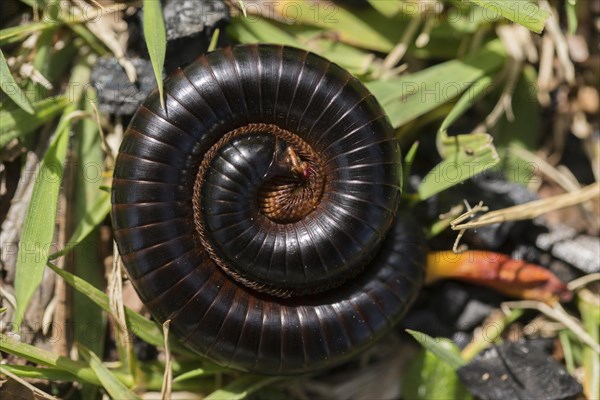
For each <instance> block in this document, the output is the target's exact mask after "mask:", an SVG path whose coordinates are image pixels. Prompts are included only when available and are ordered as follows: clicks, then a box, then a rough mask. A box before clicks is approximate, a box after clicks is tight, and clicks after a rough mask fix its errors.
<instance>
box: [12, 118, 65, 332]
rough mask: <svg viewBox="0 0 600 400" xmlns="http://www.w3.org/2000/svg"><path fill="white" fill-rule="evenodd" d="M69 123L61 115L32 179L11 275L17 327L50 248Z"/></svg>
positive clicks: (38, 282) (40, 278)
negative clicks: (13, 275) (29, 196)
mask: <svg viewBox="0 0 600 400" xmlns="http://www.w3.org/2000/svg"><path fill="white" fill-rule="evenodd" d="M69 127H70V120H69V119H68V118H67V115H63V118H62V119H61V122H60V123H59V125H58V128H57V129H56V133H55V135H54V138H53V140H52V143H51V144H50V147H49V148H48V151H46V154H45V155H44V158H43V159H42V162H41V164H40V169H39V171H38V173H37V175H36V180H35V183H34V186H33V193H32V195H31V201H30V203H29V208H28V209H27V215H26V217H25V227H24V228H23V235H22V237H21V242H20V243H19V254H18V258H17V266H16V273H15V297H16V300H17V309H16V310H15V321H14V322H15V325H16V327H17V329H18V328H19V327H20V326H21V322H22V321H23V317H24V315H25V311H26V309H27V306H28V304H29V301H30V300H31V297H32V296H33V293H34V292H35V290H36V289H37V288H38V286H39V285H40V283H41V282H42V278H43V276H44V268H45V265H46V261H47V259H48V251H49V249H50V247H51V246H52V239H53V237H54V229H55V223H56V210H57V206H58V193H59V191H60V184H61V180H62V175H63V169H64V166H63V164H64V162H65V158H66V156H67V145H68V142H69Z"/></svg>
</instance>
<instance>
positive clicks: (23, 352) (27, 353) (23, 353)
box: [0, 333, 100, 385]
mask: <svg viewBox="0 0 600 400" xmlns="http://www.w3.org/2000/svg"><path fill="white" fill-rule="evenodd" d="M0 350H2V351H4V352H7V353H10V354H13V355H15V356H17V357H21V358H24V359H26V360H28V361H31V362H33V363H36V364H41V365H45V366H48V367H52V368H55V369H58V370H61V371H65V372H68V373H70V374H72V375H74V376H76V377H77V378H79V379H81V380H83V381H86V382H89V383H93V384H95V385H99V384H100V381H99V380H98V377H97V376H96V374H95V373H94V371H93V370H92V369H91V368H90V367H88V366H87V365H85V363H83V362H80V361H73V360H71V359H69V358H66V357H63V356H59V355H58V354H54V353H51V352H49V351H47V350H43V349H41V348H39V347H35V346H32V345H30V344H26V343H21V342H19V341H17V340H15V339H13V338H10V337H9V336H6V335H5V334H3V333H0Z"/></svg>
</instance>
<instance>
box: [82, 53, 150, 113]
mask: <svg viewBox="0 0 600 400" xmlns="http://www.w3.org/2000/svg"><path fill="white" fill-rule="evenodd" d="M129 61H130V62H131V63H132V64H133V66H134V67H135V71H136V73H137V82H135V83H132V82H130V81H129V78H128V77H127V75H126V74H125V70H124V69H123V67H122V66H121V64H119V62H118V61H117V59H116V58H112V57H111V58H100V59H99V60H98V62H97V63H96V65H94V69H93V70H92V85H93V86H94V87H95V88H96V91H97V93H98V108H99V110H100V111H101V112H104V113H109V114H115V115H132V114H133V113H134V112H135V111H136V110H137V108H138V107H139V105H140V104H141V102H142V101H143V100H144V99H145V98H146V96H148V94H149V93H150V92H151V91H152V90H153V89H154V88H155V87H156V80H155V78H154V72H153V70H152V64H150V61H146V60H143V59H139V58H135V59H130V60H129Z"/></svg>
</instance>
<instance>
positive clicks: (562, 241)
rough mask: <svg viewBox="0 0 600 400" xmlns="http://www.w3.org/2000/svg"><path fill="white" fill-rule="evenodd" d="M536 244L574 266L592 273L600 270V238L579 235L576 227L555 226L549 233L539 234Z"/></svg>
mask: <svg viewBox="0 0 600 400" xmlns="http://www.w3.org/2000/svg"><path fill="white" fill-rule="evenodd" d="M535 244H536V246H537V247H538V248H540V249H541V250H544V251H547V252H549V253H550V254H552V255H553V256H554V257H556V258H558V259H559V260H562V261H564V262H566V263H568V264H570V265H572V266H573V267H575V268H577V269H579V270H580V271H583V272H585V273H586V274H592V273H595V272H600V239H599V238H598V237H595V236H589V235H578V234H577V232H576V231H575V229H573V228H571V227H569V226H566V225H558V226H553V227H552V230H551V231H550V232H548V233H543V234H540V235H538V236H537V238H536V240H535Z"/></svg>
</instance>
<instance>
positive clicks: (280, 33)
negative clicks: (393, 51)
mask: <svg viewBox="0 0 600 400" xmlns="http://www.w3.org/2000/svg"><path fill="white" fill-rule="evenodd" d="M254 18H256V17H253V19H245V18H236V19H234V20H232V21H231V23H230V24H229V25H228V27H227V34H228V35H229V36H230V37H232V38H233V39H235V40H236V41H238V42H240V43H261V42H268V43H275V44H283V45H288V46H294V47H299V48H303V49H306V50H309V51H312V52H313V53H316V54H320V55H322V56H324V57H326V58H327V59H329V60H331V61H332V62H334V63H336V64H338V65H340V66H341V67H343V68H345V69H347V70H348V71H350V72H351V73H353V74H355V75H362V74H366V73H368V72H369V70H370V69H372V66H371V60H372V58H373V56H372V54H369V53H367V52H364V51H361V50H359V49H357V48H355V47H352V46H349V45H346V44H344V43H341V42H339V41H337V40H332V39H327V35H326V34H327V31H326V30H324V29H322V28H316V27H310V26H285V25H283V24H281V23H276V22H272V21H268V20H265V19H262V18H258V19H254Z"/></svg>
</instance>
